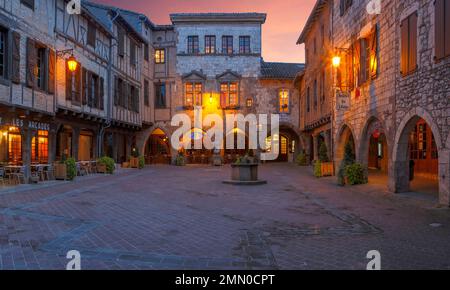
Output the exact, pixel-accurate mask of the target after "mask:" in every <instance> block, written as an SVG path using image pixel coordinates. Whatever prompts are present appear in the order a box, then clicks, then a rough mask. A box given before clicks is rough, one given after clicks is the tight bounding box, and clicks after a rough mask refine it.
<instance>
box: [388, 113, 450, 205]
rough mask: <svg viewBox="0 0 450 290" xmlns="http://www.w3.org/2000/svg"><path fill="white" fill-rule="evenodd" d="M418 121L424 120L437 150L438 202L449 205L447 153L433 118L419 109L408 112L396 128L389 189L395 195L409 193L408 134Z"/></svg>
mask: <svg viewBox="0 0 450 290" xmlns="http://www.w3.org/2000/svg"><path fill="white" fill-rule="evenodd" d="M420 119H423V120H425V121H426V122H427V125H428V126H429V127H430V128H431V131H432V133H433V136H434V140H435V142H436V147H437V150H438V155H439V171H438V176H439V202H440V203H441V204H446V205H449V194H450V193H449V188H448V178H449V177H448V169H446V166H447V167H448V152H447V154H446V152H445V151H446V150H445V149H444V144H443V143H442V137H441V134H440V131H439V127H438V126H437V125H436V122H435V121H434V120H433V117H432V116H431V114H430V113H428V112H427V111H426V110H424V109H423V108H420V107H418V108H416V109H414V110H411V111H410V112H408V113H407V114H406V116H405V117H404V118H403V120H402V122H401V123H400V125H399V126H398V128H397V132H396V135H395V139H394V140H395V141H394V148H393V152H392V162H391V167H392V168H390V172H389V189H390V190H391V191H392V192H396V193H400V192H408V191H409V183H410V180H409V151H408V144H409V143H408V142H409V134H410V132H411V131H412V129H413V128H414V126H416V123H417V121H419V120H420ZM446 185H447V186H446Z"/></svg>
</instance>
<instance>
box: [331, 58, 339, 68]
mask: <svg viewBox="0 0 450 290" xmlns="http://www.w3.org/2000/svg"><path fill="white" fill-rule="evenodd" d="M332 62H333V66H334V67H335V68H338V67H339V66H340V65H341V57H340V56H338V55H336V56H334V57H333V60H332Z"/></svg>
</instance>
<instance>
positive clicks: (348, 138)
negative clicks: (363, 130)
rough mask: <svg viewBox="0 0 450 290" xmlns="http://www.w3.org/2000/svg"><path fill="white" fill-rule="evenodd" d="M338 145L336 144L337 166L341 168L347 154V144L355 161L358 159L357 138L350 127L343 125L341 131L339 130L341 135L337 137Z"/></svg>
mask: <svg viewBox="0 0 450 290" xmlns="http://www.w3.org/2000/svg"><path fill="white" fill-rule="evenodd" d="M336 140H337V144H336V154H335V163H336V164H335V166H337V167H339V166H340V164H341V162H342V160H343V159H344V154H345V146H346V145H347V144H349V145H350V147H351V149H352V154H353V156H352V157H353V159H356V157H357V156H356V151H355V148H356V144H355V138H354V135H353V131H352V130H351V129H350V127H349V126H348V125H343V126H342V127H341V130H339V133H338V135H337V139H336Z"/></svg>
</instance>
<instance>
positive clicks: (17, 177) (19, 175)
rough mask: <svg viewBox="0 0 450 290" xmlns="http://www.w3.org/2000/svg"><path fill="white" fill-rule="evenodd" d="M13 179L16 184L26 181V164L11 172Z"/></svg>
mask: <svg viewBox="0 0 450 290" xmlns="http://www.w3.org/2000/svg"><path fill="white" fill-rule="evenodd" d="M11 179H12V181H13V183H14V184H17V185H19V184H24V183H25V167H24V166H22V167H20V169H19V172H13V173H11ZM22 181H23V182H22Z"/></svg>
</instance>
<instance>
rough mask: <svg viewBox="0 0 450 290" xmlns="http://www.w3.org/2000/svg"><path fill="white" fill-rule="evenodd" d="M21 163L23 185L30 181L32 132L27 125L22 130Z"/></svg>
mask: <svg viewBox="0 0 450 290" xmlns="http://www.w3.org/2000/svg"><path fill="white" fill-rule="evenodd" d="M21 134H22V163H23V166H25V183H28V182H29V181H30V177H31V134H32V130H30V129H29V128H28V125H27V126H26V127H25V126H24V127H23V128H22V132H21Z"/></svg>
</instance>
